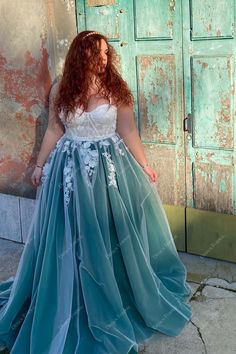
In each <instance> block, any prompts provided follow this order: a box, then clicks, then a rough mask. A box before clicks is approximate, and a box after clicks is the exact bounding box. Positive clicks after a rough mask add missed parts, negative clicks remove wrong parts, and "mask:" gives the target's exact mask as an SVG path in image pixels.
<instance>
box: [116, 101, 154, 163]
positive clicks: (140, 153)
mask: <svg viewBox="0 0 236 354" xmlns="http://www.w3.org/2000/svg"><path fill="white" fill-rule="evenodd" d="M116 130H117V132H118V133H119V135H120V136H121V138H122V139H123V140H124V142H125V144H126V145H127V146H128V148H129V150H130V151H131V153H132V154H133V156H134V157H135V159H136V160H137V162H138V163H139V164H140V165H141V166H145V165H146V164H147V158H146V156H145V154H144V150H143V146H142V142H141V139H140V137H139V132H138V129H137V127H136V123H135V118H134V112H133V108H132V107H130V106H120V107H118V109H117V125H116Z"/></svg>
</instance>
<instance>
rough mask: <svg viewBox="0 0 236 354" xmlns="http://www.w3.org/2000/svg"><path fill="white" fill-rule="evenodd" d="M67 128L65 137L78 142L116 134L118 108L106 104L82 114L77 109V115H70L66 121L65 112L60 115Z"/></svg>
mask: <svg viewBox="0 0 236 354" xmlns="http://www.w3.org/2000/svg"><path fill="white" fill-rule="evenodd" d="M59 117H60V119H61V121H62V123H63V124H64V126H65V135H67V136H69V137H72V138H75V139H76V140H77V139H78V140H93V141H94V140H100V139H104V138H107V137H110V136H112V135H114V134H115V130H116V118H117V107H116V106H115V105H113V104H109V103H104V104H101V105H99V106H97V107H96V108H95V109H93V110H92V111H90V112H82V111H81V109H80V108H77V109H76V111H75V113H74V114H73V116H72V114H71V113H69V116H68V119H69V121H66V120H65V116H64V113H63V111H62V112H61V113H60V114H59Z"/></svg>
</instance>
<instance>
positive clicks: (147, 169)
mask: <svg viewBox="0 0 236 354" xmlns="http://www.w3.org/2000/svg"><path fill="white" fill-rule="evenodd" d="M143 170H144V172H145V173H146V174H147V175H148V176H149V178H150V180H151V182H156V181H157V172H156V171H155V170H154V169H153V168H152V167H151V166H146V167H144V168H143Z"/></svg>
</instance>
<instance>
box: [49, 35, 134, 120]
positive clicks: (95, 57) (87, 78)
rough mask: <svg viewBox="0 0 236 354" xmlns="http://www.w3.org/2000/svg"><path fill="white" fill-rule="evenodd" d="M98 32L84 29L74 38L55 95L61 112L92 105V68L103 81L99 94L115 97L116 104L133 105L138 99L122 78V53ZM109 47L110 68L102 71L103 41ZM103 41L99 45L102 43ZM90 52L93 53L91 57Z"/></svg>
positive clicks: (57, 106) (105, 96)
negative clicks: (117, 52) (118, 52)
mask: <svg viewBox="0 0 236 354" xmlns="http://www.w3.org/2000/svg"><path fill="white" fill-rule="evenodd" d="M92 32H94V31H82V32H80V33H78V34H77V36H76V37H75V38H74V39H73V41H72V43H71V45H70V48H69V50H68V53H67V56H66V59H65V64H64V70H63V75H62V78H61V80H60V83H59V88H58V92H57V95H56V98H55V108H56V111H57V113H58V114H59V112H60V111H61V109H63V111H64V112H65V115H66V116H67V115H68V113H69V112H72V113H73V112H74V111H75V108H76V107H78V106H79V107H83V109H84V110H86V109H87V108H88V89H89V87H90V85H91V75H89V73H90V68H91V67H92V68H93V72H96V80H99V82H100V87H99V91H98V92H99V93H100V94H101V95H102V96H103V97H104V98H107V99H108V98H109V96H111V97H112V99H113V102H114V104H115V105H117V106H119V105H120V104H127V105H133V104H134V98H133V95H132V93H131V91H130V89H129V87H128V85H127V83H126V82H125V81H124V80H123V79H122V77H121V75H120V74H119V72H118V70H117V69H116V64H117V63H118V56H117V54H116V51H115V49H114V48H113V47H112V46H111V45H110V44H109V43H108V39H107V37H106V36H104V35H102V34H100V33H98V32H95V33H92ZM102 39H103V40H104V41H105V42H106V44H107V47H108V53H107V65H106V69H105V70H104V71H103V72H101V71H100V70H99V69H100V68H101V65H102V58H101V55H100V47H101V40H102ZM98 44H99V46H98ZM88 53H91V55H90V56H89V55H88Z"/></svg>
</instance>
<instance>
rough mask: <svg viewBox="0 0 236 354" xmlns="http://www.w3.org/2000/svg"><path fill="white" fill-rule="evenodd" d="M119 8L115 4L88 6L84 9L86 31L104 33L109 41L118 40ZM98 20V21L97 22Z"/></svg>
mask: <svg viewBox="0 0 236 354" xmlns="http://www.w3.org/2000/svg"><path fill="white" fill-rule="evenodd" d="M120 16H121V13H120V7H119V6H118V4H116V2H114V1H113V2H112V4H109V6H101V7H100V6H98V5H92V4H91V5H90V6H89V7H88V8H87V9H86V24H87V29H89V30H96V31H98V32H101V33H105V34H106V35H107V37H108V38H110V39H118V38H120V27H121V25H120ZM98 18H99V19H100V21H97V20H98Z"/></svg>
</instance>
